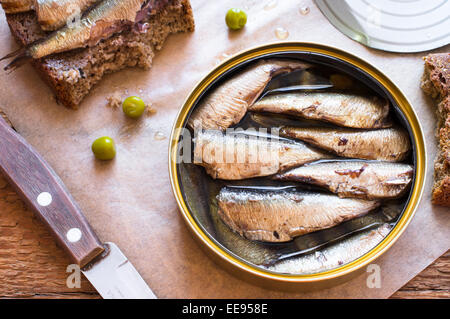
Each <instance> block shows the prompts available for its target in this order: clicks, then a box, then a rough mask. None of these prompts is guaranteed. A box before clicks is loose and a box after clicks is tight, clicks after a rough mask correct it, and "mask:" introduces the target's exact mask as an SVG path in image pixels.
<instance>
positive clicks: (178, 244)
mask: <svg viewBox="0 0 450 319" xmlns="http://www.w3.org/2000/svg"><path fill="white" fill-rule="evenodd" d="M191 1H192V5H193V8H194V15H195V21H196V31H195V32H194V33H188V34H180V35H175V36H171V37H170V38H169V39H168V41H167V43H166V44H165V46H164V48H163V49H162V50H161V52H159V54H158V55H157V56H156V58H155V59H154V63H153V68H152V69H151V70H150V71H141V70H125V71H122V72H119V73H116V74H113V75H111V76H108V77H107V78H105V79H104V81H103V82H102V83H101V84H100V85H99V86H98V87H97V88H95V90H94V91H93V92H92V94H91V95H90V96H89V97H88V98H87V99H86V100H85V101H84V103H83V104H82V105H81V108H80V109H79V110H78V111H74V110H69V109H66V108H64V107H62V106H60V105H57V104H56V103H55V101H54V99H53V97H52V94H51V92H50V90H49V89H48V88H47V87H46V86H45V84H44V83H43V82H42V81H41V80H40V79H39V77H38V75H37V74H36V73H35V72H34V70H33V69H32V68H31V67H30V66H25V67H23V68H21V69H19V70H18V71H16V72H15V73H13V74H11V75H7V74H6V73H5V72H3V71H1V72H0V83H1V86H0V97H1V107H2V108H3V109H4V111H5V112H6V114H7V115H8V116H9V118H10V119H11V121H12V122H13V124H14V126H15V127H16V128H17V130H18V132H19V133H20V134H22V136H24V137H25V138H26V139H27V140H28V141H29V142H30V143H31V144H32V145H33V146H34V147H35V148H36V149H37V150H38V151H40V152H41V154H42V155H43V156H44V158H45V159H46V160H47V161H48V162H49V163H50V164H51V165H52V166H53V167H54V169H55V170H56V172H57V173H58V174H59V175H60V176H61V178H62V179H63V181H64V182H65V183H66V185H67V187H68V188H69V190H70V191H71V192H72V194H73V196H74V198H75V199H76V200H77V201H78V203H79V204H80V206H81V207H82V209H83V210H84V212H85V214H86V216H87V219H88V220H89V222H90V223H91V224H92V226H93V228H94V229H95V231H97V233H98V235H99V237H100V238H101V239H102V240H103V241H113V242H115V243H117V244H118V245H119V246H120V247H121V249H122V250H123V252H124V253H125V254H126V255H127V256H128V258H129V259H130V260H131V262H132V263H133V264H134V265H135V266H136V268H137V269H138V270H139V272H140V273H141V274H142V276H143V277H144V279H145V280H146V281H147V283H148V284H149V285H150V287H151V288H152V289H153V290H154V292H155V293H156V295H158V296H159V297H161V298H246V297H249V298H280V297H286V298H290V297H297V298H298V297H302V298H325V297H334V298H347V297H355V298H369V297H381V298H384V297H388V296H390V295H391V294H392V293H393V292H395V291H396V290H397V289H399V288H400V287H401V286H402V285H404V284H405V283H406V282H407V281H409V280H410V279H411V278H413V277H414V276H415V275H416V274H417V273H419V272H420V271H421V270H423V269H424V268H425V267H426V266H427V265H429V264H430V263H431V262H432V261H434V260H435V259H436V258H438V257H439V256H440V255H441V254H443V253H444V252H445V251H446V250H448V249H449V246H450V245H449V243H450V236H449V227H450V214H449V213H450V212H449V209H448V208H443V207H438V206H432V205H431V204H430V189H431V186H432V182H433V178H432V174H433V161H434V157H435V153H436V146H435V144H436V143H435V140H434V131H435V122H436V119H435V115H434V106H433V103H432V101H431V100H430V99H429V98H428V97H426V96H425V95H424V94H423V93H422V91H421V90H420V88H419V83H420V77H421V75H422V72H423V62H422V60H421V57H422V56H423V55H425V53H420V54H391V53H384V52H381V51H376V50H372V49H368V48H366V47H364V46H362V45H360V44H359V43H356V42H353V41H352V40H350V39H349V38H347V37H346V36H344V35H343V34H341V33H340V32H339V31H337V30H336V29H335V28H334V27H333V26H332V25H331V24H330V23H329V22H328V21H327V20H326V19H325V18H324V17H323V16H322V14H321V13H320V11H319V10H318V8H317V7H316V6H315V5H314V4H313V3H312V2H311V1H287V0H285V1H282V0H279V1H278V4H277V5H276V6H275V7H274V8H273V9H271V10H265V9H264V7H265V5H266V4H267V3H268V2H269V1H257V0H248V1H237V0H231V1H208V0H191ZM303 6H309V7H310V13H309V14H307V15H301V14H300V7H303ZM230 7H241V8H244V9H245V10H246V12H247V13H248V22H247V25H246V27H245V29H244V30H243V31H242V32H229V31H228V29H227V27H226V25H225V22H224V16H225V13H226V11H227V10H228V9H229V8H230ZM277 27H283V28H285V29H286V30H288V32H289V37H288V38H287V39H286V40H291V41H292V40H297V41H313V42H319V43H323V44H328V45H332V46H336V47H338V48H341V49H344V50H347V51H349V52H351V53H353V54H355V55H357V56H360V57H362V58H364V59H366V60H368V61H369V62H371V63H372V64H373V65H375V66H376V67H378V68H380V69H381V70H382V71H383V72H384V73H386V74H387V75H388V76H389V77H390V78H391V79H392V80H393V81H394V82H395V83H396V84H397V85H398V86H399V87H400V88H401V89H402V90H403V91H404V92H405V94H406V95H407V96H408V98H409V99H410V101H411V103H412V104H413V107H414V108H415V110H416V111H417V113H418V115H419V118H420V121H421V124H422V126H423V129H424V131H425V134H426V140H427V141H426V142H427V154H428V172H427V182H426V186H425V193H424V196H423V199H422V202H421V204H420V207H419V209H418V210H417V213H416V215H415V217H414V219H413V221H412V222H411V224H410V225H409V227H408V229H407V230H406V231H405V233H404V234H403V235H402V237H401V238H400V239H399V240H398V241H397V242H396V244H395V245H394V246H393V247H392V248H391V249H390V250H389V251H388V252H387V253H386V254H385V255H383V256H382V257H381V258H380V259H378V260H377V261H376V263H377V264H378V265H379V266H380V267H381V277H382V283H381V288H372V289H369V288H368V287H367V285H366V280H367V276H368V273H362V274H361V275H360V276H359V277H357V278H355V279H353V280H352V281H349V282H347V283H345V284H343V285H341V286H338V287H334V288H331V289H327V290H322V291H317V292H313V293H287V292H283V291H269V290H265V289H262V288H260V287H257V286H253V285H251V284H248V283H247V282H244V281H241V280H239V279H237V278H235V277H233V276H232V275H230V274H228V273H227V272H226V271H224V270H223V269H222V268H221V267H219V266H218V265H216V264H215V263H213V262H212V260H211V259H209V258H208V257H207V256H206V255H205V254H204V253H203V252H202V251H201V250H200V248H199V247H198V245H197V244H196V242H195V241H194V239H193V238H192V237H191V235H190V233H189V232H188V230H187V228H186V227H185V225H184V222H183V220H182V218H181V216H180V214H179V212H178V209H177V206H176V203H175V200H174V197H173V195H172V192H171V189H170V183H169V176H168V155H167V153H168V142H169V140H168V138H166V139H163V140H160V139H155V138H154V136H155V133H156V132H162V133H163V134H164V135H165V136H166V137H167V136H168V135H169V132H170V130H171V127H172V124H173V121H174V119H175V116H176V113H177V111H178V109H179V108H180V107H181V105H182V103H183V101H184V99H185V97H186V96H187V94H188V93H189V92H190V90H191V89H192V88H193V87H194V85H195V84H196V83H197V81H199V80H200V79H201V78H202V77H203V76H205V75H206V74H207V72H209V71H210V69H211V68H212V67H213V66H214V65H215V64H216V63H217V62H218V61H220V60H223V59H224V58H226V56H227V55H231V54H234V53H236V52H238V51H240V50H243V49H245V48H248V47H252V46H255V45H259V44H265V43H268V42H274V41H278V40H279V39H277V37H276V36H275V29H276V28H277ZM0 43H2V45H1V46H0V55H1V56H3V55H5V54H6V53H8V52H10V51H12V50H14V49H16V48H17V46H16V44H15V43H14V41H13V39H12V37H11V36H10V32H9V29H8V27H7V25H6V22H5V18H4V16H3V14H2V15H1V21H0ZM449 49H450V48H449V47H448V46H447V47H446V48H441V49H439V50H436V52H443V51H448V50H449ZM2 66H3V65H2ZM117 90H119V91H120V92H123V94H124V95H127V93H126V90H128V91H127V92H128V95H130V94H138V95H140V96H142V97H144V98H145V99H148V100H149V101H151V103H152V104H153V106H154V107H155V108H156V109H157V113H156V114H155V115H153V116H150V117H145V118H143V119H141V120H140V121H138V122H137V123H136V122H135V121H132V120H128V119H126V118H125V117H124V115H123V114H122V112H121V111H120V110H119V109H116V110H114V109H111V108H108V107H106V101H105V98H106V97H107V96H109V95H111V94H112V93H113V92H114V91H117ZM140 90H143V91H142V92H140ZM103 135H109V136H111V137H113V138H115V140H116V142H117V144H118V145H117V146H118V154H117V158H116V159H115V160H114V161H112V162H108V163H101V162H99V161H96V160H94V158H93V156H92V153H91V150H90V146H91V143H92V141H93V140H94V139H96V138H97V137H100V136H103Z"/></svg>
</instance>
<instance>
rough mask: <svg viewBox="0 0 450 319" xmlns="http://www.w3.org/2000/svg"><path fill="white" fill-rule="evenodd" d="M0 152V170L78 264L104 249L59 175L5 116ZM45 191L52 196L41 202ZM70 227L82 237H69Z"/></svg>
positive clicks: (0, 119)
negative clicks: (40, 199)
mask: <svg viewBox="0 0 450 319" xmlns="http://www.w3.org/2000/svg"><path fill="white" fill-rule="evenodd" d="M0 153H1V154H2V155H1V156H0V172H1V173H3V176H4V177H6V178H7V180H8V181H9V182H10V185H12V186H13V187H14V189H15V190H16V191H17V193H18V194H19V195H20V197H21V198H22V200H23V201H24V202H25V203H26V204H27V206H28V207H29V208H30V209H31V210H32V211H33V212H34V213H35V214H36V215H37V216H39V217H40V218H41V220H42V221H43V222H44V223H45V224H46V225H48V226H49V229H50V231H51V232H52V233H53V236H54V237H55V239H56V240H57V241H58V242H59V243H60V245H61V246H62V247H63V248H64V249H65V250H66V252H67V253H68V255H69V256H71V259H72V260H73V261H74V262H75V263H76V264H78V265H80V266H81V267H84V266H85V265H87V264H88V263H89V262H91V261H92V260H93V259H94V258H95V257H96V256H98V255H99V254H101V253H102V252H103V251H104V248H103V246H102V243H101V242H100V240H99V239H98V237H97V235H96V234H95V233H94V231H93V230H92V228H91V226H90V225H89V223H88V222H87V220H86V218H85V217H84V215H83V213H82V212H81V210H80V208H79V207H78V205H77V204H76V203H75V201H74V199H73V198H72V196H71V195H70V193H69V192H68V190H67V189H66V187H65V185H64V184H63V182H62V180H61V179H60V178H59V176H58V175H56V173H55V172H54V171H53V169H52V168H51V167H50V165H48V164H47V162H46V161H45V160H44V159H43V158H42V157H41V156H40V155H39V154H38V153H37V152H36V151H35V150H34V148H33V147H31V145H29V144H28V142H27V141H25V139H24V138H23V137H21V136H20V135H19V134H18V133H16V131H14V130H13V129H12V128H11V124H10V123H9V122H7V121H5V120H4V119H3V117H0ZM43 192H46V193H47V194H48V196H50V200H49V202H45V203H42V202H41V203H39V196H41V195H42V194H43ZM47 201H48V199H47ZM71 230H75V231H78V232H79V233H80V237H78V238H75V239H72V238H69V234H70V231H71Z"/></svg>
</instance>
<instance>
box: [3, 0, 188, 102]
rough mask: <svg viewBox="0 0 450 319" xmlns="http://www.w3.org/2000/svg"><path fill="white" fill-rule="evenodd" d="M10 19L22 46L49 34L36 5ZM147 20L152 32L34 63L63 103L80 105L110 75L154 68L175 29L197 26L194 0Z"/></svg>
mask: <svg viewBox="0 0 450 319" xmlns="http://www.w3.org/2000/svg"><path fill="white" fill-rule="evenodd" d="M6 20H7V22H8V25H9V28H10V30H11V33H12V35H13V36H14V38H15V39H16V41H17V42H18V43H19V44H20V45H21V46H25V45H27V44H29V43H31V42H33V41H36V40H38V39H40V38H42V37H45V36H46V35H47V33H45V32H44V31H43V30H42V29H41V28H40V26H39V23H38V20H37V17H36V14H35V13H34V12H33V11H30V12H23V13H17V14H7V15H6ZM145 22H146V23H148V24H149V28H148V31H147V32H146V33H137V32H131V31H127V32H122V33H119V34H116V35H114V36H112V37H110V38H108V39H106V40H103V41H101V42H100V43H99V44H98V45H96V46H94V47H89V48H85V49H79V50H74V51H70V52H64V53H59V54H54V55H51V56H48V57H45V58H42V59H38V60H34V61H33V62H32V65H33V66H34V68H35V69H36V70H37V71H38V73H39V75H40V77H41V78H42V79H43V80H44V81H45V82H46V83H47V84H48V86H49V87H50V88H51V89H52V91H53V92H54V93H55V96H56V99H57V101H58V102H59V103H61V104H63V105H65V106H67V107H70V108H78V107H79V105H80V103H81V101H82V100H83V99H84V97H85V96H86V95H87V94H88V93H89V92H90V91H91V89H92V88H93V87H95V85H96V84H97V83H99V82H100V81H101V79H102V78H103V76H104V75H106V74H109V73H112V72H116V71H119V70H121V69H124V68H127V67H139V68H143V69H149V68H150V67H151V65H152V59H153V57H154V56H155V54H156V52H157V51H158V50H160V49H161V47H162V45H163V44H164V41H165V40H166V38H167V37H168V36H169V35H170V34H173V33H178V32H187V31H193V30H194V28H195V23H194V18H193V13H192V8H191V5H190V3H189V0H169V1H168V4H167V6H165V7H164V8H163V9H161V10H159V11H158V12H153V13H152V14H151V16H150V17H149V18H148V20H146V21H145Z"/></svg>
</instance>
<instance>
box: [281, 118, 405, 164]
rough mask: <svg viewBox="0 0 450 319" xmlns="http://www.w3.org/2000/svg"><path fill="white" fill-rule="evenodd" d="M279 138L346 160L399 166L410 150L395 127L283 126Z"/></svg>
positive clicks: (402, 130) (402, 131)
mask: <svg viewBox="0 0 450 319" xmlns="http://www.w3.org/2000/svg"><path fill="white" fill-rule="evenodd" d="M280 135H281V136H285V137H290V138H295V139H299V140H302V141H304V142H307V143H309V144H312V145H314V146H316V147H319V148H322V149H325V150H327V151H330V152H333V153H335V154H337V155H339V156H343V157H349V158H360V159H368V160H381V161H388V162H400V161H403V160H404V159H405V158H406V157H407V156H408V154H409V152H410V150H411V142H410V139H409V135H408V133H407V132H406V131H405V130H404V129H402V128H399V127H392V128H385V129H378V130H369V131H360V130H355V129H347V128H337V129H336V128H327V127H311V128H301V127H289V126H286V127H282V128H281V129H280Z"/></svg>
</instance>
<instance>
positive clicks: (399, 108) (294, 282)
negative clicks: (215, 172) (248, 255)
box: [169, 42, 426, 290]
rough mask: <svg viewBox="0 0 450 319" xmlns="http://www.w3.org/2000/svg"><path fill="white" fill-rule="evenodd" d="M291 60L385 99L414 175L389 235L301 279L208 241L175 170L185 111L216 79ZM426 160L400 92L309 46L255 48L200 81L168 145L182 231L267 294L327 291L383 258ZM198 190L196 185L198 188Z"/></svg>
mask: <svg viewBox="0 0 450 319" xmlns="http://www.w3.org/2000/svg"><path fill="white" fill-rule="evenodd" d="M272 57H281V58H283V57H290V58H292V57H297V58H300V59H302V60H303V61H306V62H314V63H320V64H322V65H332V66H333V67H335V68H338V69H342V70H344V71H345V72H349V73H353V74H354V75H355V76H356V77H358V78H359V79H360V80H361V81H363V82H365V83H368V84H369V85H370V86H371V87H372V88H373V89H374V90H375V91H378V92H380V93H381V94H383V95H385V96H387V97H388V99H389V100H390V102H391V105H392V106H393V108H394V110H395V112H396V113H397V116H398V117H399V118H400V120H401V121H402V122H403V124H404V126H405V127H406V128H407V130H408V131H409V135H410V138H411V141H412V149H413V151H412V152H413V154H412V160H413V162H414V167H415V172H414V178H413V183H412V187H411V191H410V193H409V197H408V199H407V202H406V204H405V206H404V209H403V212H402V214H401V216H400V217H399V219H398V221H397V222H396V224H395V226H394V227H393V228H392V229H391V231H390V232H389V234H388V235H387V236H386V237H385V238H384V239H383V240H382V241H381V242H380V243H379V244H378V245H376V246H375V247H374V248H373V249H371V250H370V251H369V252H367V253H366V254H364V255H363V256H361V257H359V258H357V259H356V260H354V261H352V262H349V263H347V264H344V265H342V266H340V267H337V268H335V269H331V270H327V271H324V272H319V273H314V274H304V275H293V274H281V273H275V272H271V271H267V270H265V269H262V268H261V267H257V266H255V265H252V264H251V263H248V262H247V261H245V260H243V259H242V258H240V257H239V256H237V255H235V254H233V253H232V252H231V251H229V250H228V249H227V248H225V247H224V246H223V245H222V244H221V243H220V242H219V241H218V240H217V239H215V238H213V237H212V236H211V235H210V234H209V233H208V232H207V231H206V230H205V227H203V225H202V224H201V221H199V218H196V216H194V214H193V212H192V211H191V209H190V207H189V205H188V204H187V202H186V190H185V189H184V188H183V186H182V183H183V181H182V177H183V176H181V174H180V170H179V163H178V161H177V159H178V158H179V146H180V140H181V139H182V129H183V128H184V127H185V125H186V122H187V119H188V118H189V115H190V113H191V111H192V110H193V109H194V108H195V106H196V103H197V102H198V101H199V100H200V99H201V98H202V96H203V95H204V94H205V92H207V91H208V89H209V88H211V86H213V85H214V83H216V82H217V81H219V80H220V79H221V78H223V77H225V76H226V75H227V74H229V73H230V72H233V71H235V70H237V69H239V68H241V67H243V66H244V65H246V64H248V63H251V62H252V61H254V60H256V59H260V58H272ZM425 171H426V155H425V141H424V137H423V133H422V129H421V127H420V123H419V121H418V118H417V115H416V113H415V111H414V109H413V108H412V107H411V104H410V103H409V102H408V99H407V98H406V97H405V95H404V94H403V93H402V92H401V91H400V89H399V88H398V87H397V86H396V85H395V84H394V83H393V82H392V81H391V80H390V79H389V78H388V77H387V76H386V75H384V74H383V73H382V72H380V71H379V70H378V69H376V68H375V67H373V66H372V65H370V64H369V63H368V62H366V61H364V60H362V59H361V58H358V57H356V56H354V55H351V54H349V53H347V52H345V51H342V50H340V49H337V48H333V47H329V46H325V45H319V44H315V43H302V42H282V43H273V44H267V45H263V46H259V47H255V48H252V49H249V50H246V51H243V52H241V53H238V54H236V55H235V56H233V57H231V58H229V59H228V60H226V61H224V62H223V63H222V64H220V65H218V66H217V67H215V68H214V69H213V70H212V71H211V72H210V73H209V74H208V75H207V76H205V77H204V78H203V79H202V80H201V81H200V82H199V83H198V84H197V85H196V87H195V88H194V89H193V90H192V92H191V93H190V94H189V96H188V97H187V99H186V100H185V102H184V104H183V106H182V107H181V109H180V111H179V113H178V115H177V117H176V120H175V123H174V126H173V129H172V134H171V139H170V145H169V173H170V180H171V184H172V190H173V193H174V195H175V199H176V201H177V203H178V206H179V210H180V213H181V215H182V217H183V219H184V221H185V222H186V224H187V226H188V228H189V229H190V231H191V232H192V234H193V235H194V238H196V239H197V240H198V241H199V243H200V246H201V247H202V248H204V250H205V251H206V252H207V253H209V254H210V256H212V257H213V258H214V260H215V261H217V262H219V263H220V264H221V265H222V266H224V267H225V268H226V269H228V270H231V271H232V272H233V273H234V274H235V275H238V277H240V278H242V279H245V280H247V281H251V282H254V283H258V284H262V285H263V286H268V287H270V288H282V289H284V288H286V289H288V290H289V289H291V288H292V289H295V290H299V289H300V290H302V289H304V288H305V289H307V290H309V289H311V288H312V289H316V288H321V287H329V286H331V285H334V284H337V283H340V282H342V281H345V280H347V279H348V278H350V277H352V276H351V274H356V273H357V271H358V270H361V269H363V267H365V266H367V265H368V264H370V263H372V262H374V260H375V259H376V258H378V257H379V256H381V255H382V254H383V253H385V252H386V251H387V250H388V249H389V248H390V247H391V246H392V245H393V244H394V242H395V241H396V240H397V239H398V238H399V236H400V235H401V234H402V233H403V231H404V230H405V229H406V227H407V226H408V224H409V222H410V221H411V219H412V218H413V215H414V213H415V210H416V208H417V205H418V203H419V200H420V198H421V195H422V191H423V185H424V182H425ZM198 186H200V185H198Z"/></svg>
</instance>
